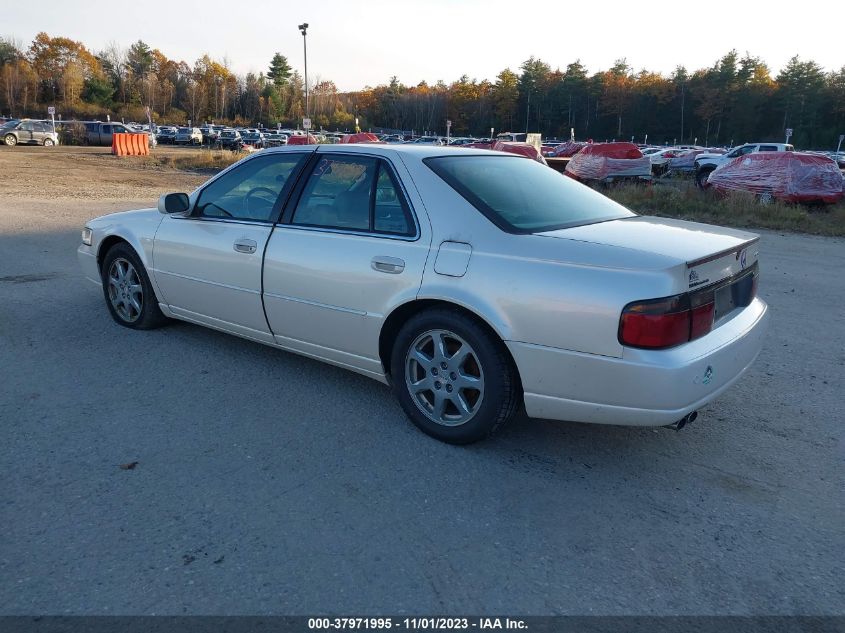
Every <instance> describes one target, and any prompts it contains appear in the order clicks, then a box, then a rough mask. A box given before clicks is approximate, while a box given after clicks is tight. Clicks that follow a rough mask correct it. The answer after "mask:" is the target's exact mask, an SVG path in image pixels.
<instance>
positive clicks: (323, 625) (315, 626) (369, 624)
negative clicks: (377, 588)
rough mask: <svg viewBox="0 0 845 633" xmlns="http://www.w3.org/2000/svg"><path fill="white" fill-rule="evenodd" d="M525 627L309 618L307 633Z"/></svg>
mask: <svg viewBox="0 0 845 633" xmlns="http://www.w3.org/2000/svg"><path fill="white" fill-rule="evenodd" d="M527 628H528V626H527V624H526V623H525V621H524V620H520V619H515V618H440V617H416V618H387V617H383V618H342V617H341V618H309V619H308V629H309V630H344V629H345V630H358V631H360V630H383V631H386V630H390V629H397V630H402V629H404V630H411V631H417V630H428V631H438V630H461V629H477V630H481V631H493V630H524V629H527Z"/></svg>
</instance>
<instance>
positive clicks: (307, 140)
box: [288, 134, 317, 145]
mask: <svg viewBox="0 0 845 633" xmlns="http://www.w3.org/2000/svg"><path fill="white" fill-rule="evenodd" d="M316 144H317V137H316V136H314V135H313V134H309V135H307V136H306V135H304V134H294V135H293V136H291V137H290V138H288V145H316Z"/></svg>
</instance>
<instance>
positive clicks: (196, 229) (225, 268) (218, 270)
mask: <svg viewBox="0 0 845 633" xmlns="http://www.w3.org/2000/svg"><path fill="white" fill-rule="evenodd" d="M307 155H308V154H307V153H302V152H296V153H294V152H285V153H272V154H257V155H255V156H253V157H252V158H249V159H246V160H244V161H243V162H241V163H239V164H237V165H236V166H235V167H234V168H233V169H230V170H229V171H227V172H224V173H223V174H221V175H220V176H219V177H217V178H215V179H214V180H212V181H210V182H209V183H208V184H206V185H205V186H204V187H203V188H202V189H201V190H200V191H199V193H198V194H196V195H195V196H192V198H195V203H194V205H193V209H192V212H191V214H190V215H188V216H184V217H183V216H166V217H165V218H164V220H163V221H162V222H161V225H160V226H159V229H158V232H157V233H156V237H155V245H154V250H153V263H154V275H155V280H156V283H157V284H158V288H159V290H160V292H161V299H162V300H163V301H164V302H165V303H166V304H167V305H168V307H169V308H170V310H171V311H172V312H173V313H174V314H175V315H177V316H180V317H182V318H185V319H187V320H191V321H196V322H199V323H203V324H205V325H210V326H212V327H216V328H220V329H224V330H227V331H232V332H234V333H237V334H240V335H242V336H246V337H248V338H253V339H256V340H260V341H264V342H272V335H271V333H270V329H269V328H268V327H267V320H266V318H265V317H264V308H263V306H262V302H261V270H262V258H263V255H264V247H265V245H266V243H267V238H268V237H269V236H270V232H271V231H272V229H273V221H274V220H275V218H276V217H277V215H278V212H279V209H280V208H281V205H282V203H283V201H284V198H285V197H286V194H287V193H288V190H289V188H290V187H291V186H292V185H293V183H294V181H295V180H296V176H297V175H298V173H299V166H300V163H301V162H303V161H304V160H305V158H306V156H307Z"/></svg>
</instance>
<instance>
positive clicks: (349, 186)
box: [293, 156, 378, 231]
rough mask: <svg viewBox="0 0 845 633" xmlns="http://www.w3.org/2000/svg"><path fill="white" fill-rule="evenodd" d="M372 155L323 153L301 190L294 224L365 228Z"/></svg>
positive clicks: (374, 167)
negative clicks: (323, 155)
mask: <svg viewBox="0 0 845 633" xmlns="http://www.w3.org/2000/svg"><path fill="white" fill-rule="evenodd" d="M377 167H378V162H377V161H376V159H375V158H367V157H357V156H325V157H323V158H321V159H320V160H319V161H318V162H317V164H316V165H315V166H314V171H313V172H312V173H311V177H310V178H309V179H308V184H307V185H306V186H305V190H304V191H303V192H302V196H301V197H300V199H299V203H298V204H297V205H296V211H295V212H294V214H293V223H294V224H306V225H309V226H322V227H327V228H338V229H352V230H358V231H367V230H369V229H370V198H371V195H372V184H373V181H374V180H375V176H376V170H377Z"/></svg>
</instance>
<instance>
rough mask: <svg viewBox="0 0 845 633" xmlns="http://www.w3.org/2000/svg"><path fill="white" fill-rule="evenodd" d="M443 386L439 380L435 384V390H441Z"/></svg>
mask: <svg viewBox="0 0 845 633" xmlns="http://www.w3.org/2000/svg"><path fill="white" fill-rule="evenodd" d="M442 386H443V385H441V384H440V381H439V380H438V381H436V382H435V383H434V388H435V389H440V387H442Z"/></svg>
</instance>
